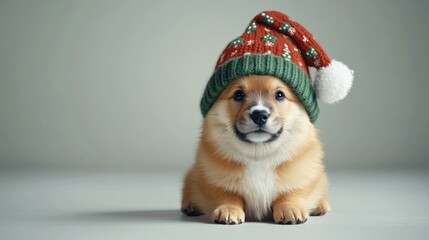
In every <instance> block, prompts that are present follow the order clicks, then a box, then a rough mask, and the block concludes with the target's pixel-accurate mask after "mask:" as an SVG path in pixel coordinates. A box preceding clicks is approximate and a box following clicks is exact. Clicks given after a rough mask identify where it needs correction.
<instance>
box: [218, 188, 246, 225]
mask: <svg viewBox="0 0 429 240" xmlns="http://www.w3.org/2000/svg"><path fill="white" fill-rule="evenodd" d="M215 202H216V206H217V207H216V208H215V210H214V211H213V213H212V216H211V221H212V222H215V223H219V224H231V225H233V224H240V223H243V222H244V217H245V216H244V210H243V208H244V201H243V199H242V198H241V197H239V196H238V195H235V194H233V193H226V192H223V193H222V194H220V195H219V197H217V198H216V199H215Z"/></svg>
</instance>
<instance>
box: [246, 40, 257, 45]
mask: <svg viewBox="0 0 429 240" xmlns="http://www.w3.org/2000/svg"><path fill="white" fill-rule="evenodd" d="M254 43H255V40H252V39H251V40H247V41H246V45H247V46H250V45H253V44H254Z"/></svg>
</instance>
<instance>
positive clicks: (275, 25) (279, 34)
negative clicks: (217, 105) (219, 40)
mask: <svg viewBox="0 0 429 240" xmlns="http://www.w3.org/2000/svg"><path fill="white" fill-rule="evenodd" d="M247 54H271V55H276V56H282V57H284V58H285V59H286V60H288V61H292V62H293V63H294V64H295V65H297V66H298V67H300V68H301V69H302V70H303V71H304V72H305V73H306V74H307V76H308V75H309V73H308V67H315V68H316V69H319V68H321V67H326V66H328V65H329V63H330V62H331V59H330V58H329V57H328V55H327V54H326V53H325V51H324V50H323V49H322V47H321V46H320V45H319V44H318V43H317V41H316V40H315V38H314V37H313V35H312V34H311V33H310V32H309V31H307V29H305V28H304V27H303V26H302V25H300V24H299V23H297V22H295V21H293V20H292V19H290V18H289V16H287V15H285V14H283V13H280V12H277V11H265V12H262V13H260V14H258V15H256V16H255V17H254V18H253V20H252V21H251V22H250V24H249V26H248V27H247V28H246V30H245V32H244V33H243V34H242V35H241V36H240V37H238V38H236V39H234V40H233V41H231V42H230V43H229V44H228V46H227V47H226V48H225V50H224V51H223V52H222V54H221V55H220V57H219V59H218V61H217V63H216V67H215V70H216V69H217V68H219V67H220V66H221V65H222V64H224V63H225V62H227V61H228V60H230V59H232V58H236V57H241V56H243V55H247Z"/></svg>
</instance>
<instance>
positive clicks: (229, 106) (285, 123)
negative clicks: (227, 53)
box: [182, 75, 330, 224]
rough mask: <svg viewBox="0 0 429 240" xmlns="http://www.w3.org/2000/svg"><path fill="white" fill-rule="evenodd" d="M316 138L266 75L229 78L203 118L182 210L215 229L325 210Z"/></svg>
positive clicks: (285, 90)
mask: <svg viewBox="0 0 429 240" xmlns="http://www.w3.org/2000/svg"><path fill="white" fill-rule="evenodd" d="M322 156H323V151H322V147H321V144H320V141H319V137H318V133H317V130H316V128H315V127H314V125H313V124H312V123H311V122H310V120H309V118H308V115H307V113H306V111H305V109H304V107H303V106H302V104H301V103H300V101H299V99H298V98H297V97H296V95H295V94H294V92H293V91H292V90H291V89H290V88H289V87H288V86H287V85H286V84H285V83H284V82H282V81H280V80H279V79H277V78H275V77H271V76H256V75H252V76H246V77H242V78H239V79H236V80H234V81H233V82H232V83H231V84H230V85H229V86H228V87H227V88H226V89H225V90H224V91H223V92H222V94H221V95H220V96H219V97H218V99H217V101H216V102H215V104H214V105H213V107H212V108H211V110H210V111H209V112H208V113H207V115H206V117H205V119H204V124H203V131H202V134H201V140H200V143H199V147H198V152H197V157H196V162H195V164H194V166H193V167H192V168H191V169H190V171H189V172H188V173H187V175H186V178H185V184H184V188H183V200H182V211H183V212H184V213H186V214H187V215H200V214H210V215H211V220H212V221H214V222H217V223H223V224H236V223H242V222H244V220H245V219H247V220H257V221H260V220H274V222H276V223H284V224H299V223H304V222H305V221H307V218H308V216H309V215H323V214H325V213H326V212H327V211H328V210H329V209H330V207H329V204H328V200H327V194H328V179H327V177H326V174H325V170H324V166H323V162H322Z"/></svg>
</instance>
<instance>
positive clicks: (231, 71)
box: [200, 11, 353, 122]
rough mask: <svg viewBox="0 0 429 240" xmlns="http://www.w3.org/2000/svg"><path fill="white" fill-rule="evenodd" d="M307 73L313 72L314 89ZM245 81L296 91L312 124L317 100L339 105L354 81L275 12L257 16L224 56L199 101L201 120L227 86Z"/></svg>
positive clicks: (295, 25) (297, 27) (294, 24)
mask: <svg viewBox="0 0 429 240" xmlns="http://www.w3.org/2000/svg"><path fill="white" fill-rule="evenodd" d="M308 67H314V68H316V69H317V76H316V78H315V79H314V86H313V83H312V81H311V80H310V77H309V70H308ZM246 75H271V76H274V77H277V78H279V79H281V80H283V81H284V82H285V83H287V84H288V85H289V86H290V87H291V88H292V89H293V90H294V91H295V93H296V95H297V96H298V97H299V99H300V100H301V102H302V104H303V105H304V107H305V109H306V110H307V113H308V115H309V117H310V120H311V122H314V121H316V119H317V117H318V116H319V107H318V104H317V100H316V97H317V99H319V100H321V101H322V102H325V103H335V102H338V101H340V100H342V99H343V98H344V97H345V96H346V95H347V93H348V92H349V90H350V88H351V86H352V81H353V71H352V70H350V69H349V68H348V67H347V66H346V65H344V64H343V63H341V62H338V61H335V60H331V59H330V58H329V57H328V55H327V54H326V53H325V51H324V50H323V49H322V47H321V46H320V45H319V43H317V41H316V40H315V38H314V37H313V35H311V33H310V32H308V31H307V29H305V28H304V27H303V26H301V25H300V24H299V23H297V22H294V21H293V20H291V19H290V18H289V17H288V16H287V15H285V14H283V13H280V12H276V11H265V12H262V13H260V14H258V15H256V16H255V17H254V18H253V20H252V21H251V22H250V24H249V26H248V27H247V28H246V30H245V31H244V33H243V34H242V35H241V36H240V37H238V38H236V39H234V40H233V41H231V42H230V43H229V44H228V45H227V46H226V48H225V50H223V52H222V54H221V55H220V57H219V59H218V61H217V63H216V67H215V71H214V73H213V75H212V76H211V78H210V80H209V82H208V83H207V86H206V89H205V91H204V95H203V97H202V99H201V103H200V108H201V112H202V114H203V116H205V115H206V114H207V112H208V111H209V109H210V108H211V106H212V105H213V103H214V102H215V100H216V99H217V97H218V96H219V95H220V93H221V92H222V90H223V89H225V88H226V86H228V84H229V83H231V81H233V80H234V79H236V78H238V77H241V76H246Z"/></svg>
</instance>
